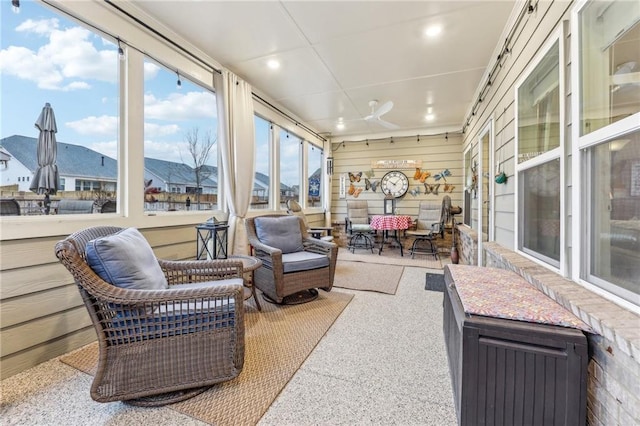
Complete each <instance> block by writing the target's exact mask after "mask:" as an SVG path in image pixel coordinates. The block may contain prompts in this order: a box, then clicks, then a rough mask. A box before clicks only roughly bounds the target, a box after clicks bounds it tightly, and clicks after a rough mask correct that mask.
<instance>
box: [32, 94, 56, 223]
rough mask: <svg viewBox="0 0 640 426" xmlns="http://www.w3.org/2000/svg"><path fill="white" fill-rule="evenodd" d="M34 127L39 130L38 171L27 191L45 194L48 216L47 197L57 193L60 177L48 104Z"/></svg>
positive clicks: (51, 115)
mask: <svg viewBox="0 0 640 426" xmlns="http://www.w3.org/2000/svg"><path fill="white" fill-rule="evenodd" d="M35 125H36V128H38V130H40V134H39V135H38V148H37V155H38V169H37V170H36V172H35V174H34V176H33V180H32V181H31V186H30V187H29V189H30V190H32V191H33V192H35V193H37V194H45V198H44V204H45V213H46V214H49V207H50V206H51V202H50V200H49V195H52V194H55V193H56V192H57V191H58V188H59V182H60V176H59V175H58V166H57V165H56V157H57V154H58V146H57V143H56V133H57V132H58V127H57V126H56V117H55V115H54V114H53V108H51V105H50V104H49V103H48V102H47V103H46V104H45V105H44V108H42V112H41V113H40V116H39V117H38V120H37V121H36V123H35Z"/></svg>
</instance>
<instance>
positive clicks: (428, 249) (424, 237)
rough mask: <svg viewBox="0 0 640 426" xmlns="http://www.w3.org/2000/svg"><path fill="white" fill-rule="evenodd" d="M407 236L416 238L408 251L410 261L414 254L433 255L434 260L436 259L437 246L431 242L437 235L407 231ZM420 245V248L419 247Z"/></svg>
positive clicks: (427, 232) (429, 232)
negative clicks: (409, 252)
mask: <svg viewBox="0 0 640 426" xmlns="http://www.w3.org/2000/svg"><path fill="white" fill-rule="evenodd" d="M407 235H412V236H414V237H416V239H415V240H413V244H412V245H411V250H410V251H411V258H412V259H413V258H414V255H415V254H416V253H417V254H430V255H433V257H434V259H438V245H437V244H434V241H433V239H434V238H435V237H436V236H437V234H434V233H432V232H431V231H407ZM421 244H422V247H421V246H420V245H421Z"/></svg>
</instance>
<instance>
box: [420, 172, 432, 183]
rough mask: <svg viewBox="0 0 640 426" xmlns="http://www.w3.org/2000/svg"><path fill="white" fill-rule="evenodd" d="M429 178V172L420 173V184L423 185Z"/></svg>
mask: <svg viewBox="0 0 640 426" xmlns="http://www.w3.org/2000/svg"><path fill="white" fill-rule="evenodd" d="M429 176H431V173H429V172H422V173H421V174H420V182H422V183H424V181H425V180H427V178H428V177H429Z"/></svg>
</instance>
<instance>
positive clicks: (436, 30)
mask: <svg viewBox="0 0 640 426" xmlns="http://www.w3.org/2000/svg"><path fill="white" fill-rule="evenodd" d="M441 32H442V26H440V25H431V26H430V27H428V28H427V29H426V30H424V35H426V36H427V37H435V36H437V35H438V34H440V33H441Z"/></svg>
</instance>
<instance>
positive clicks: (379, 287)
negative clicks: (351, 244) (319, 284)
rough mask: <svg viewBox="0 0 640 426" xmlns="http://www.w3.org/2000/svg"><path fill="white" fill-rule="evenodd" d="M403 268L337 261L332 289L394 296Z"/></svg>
mask: <svg viewBox="0 0 640 426" xmlns="http://www.w3.org/2000/svg"><path fill="white" fill-rule="evenodd" d="M403 271H404V266H395V265H378V264H373V263H371V264H367V265H363V264H362V262H352V261H348V260H343V259H339V260H338V263H337V265H336V275H335V277H334V280H333V285H334V287H341V288H348V289H351V290H364V291H377V292H379V293H385V294H396V290H397V288H398V283H399V282H400V277H402V272H403Z"/></svg>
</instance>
